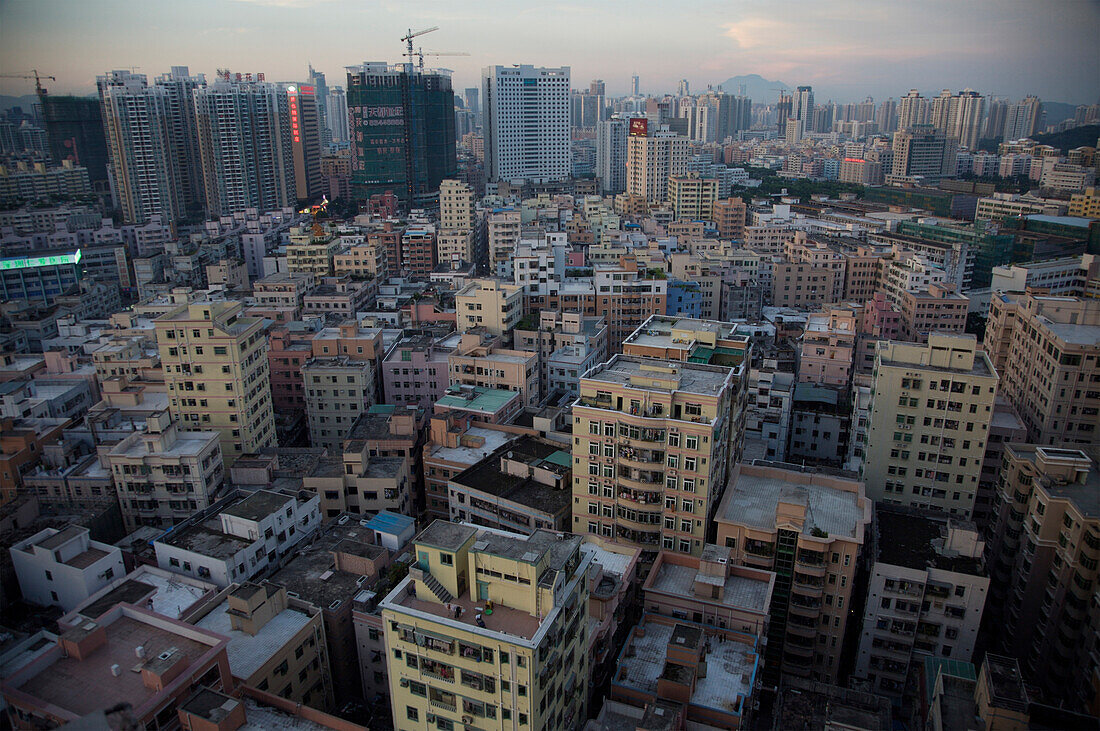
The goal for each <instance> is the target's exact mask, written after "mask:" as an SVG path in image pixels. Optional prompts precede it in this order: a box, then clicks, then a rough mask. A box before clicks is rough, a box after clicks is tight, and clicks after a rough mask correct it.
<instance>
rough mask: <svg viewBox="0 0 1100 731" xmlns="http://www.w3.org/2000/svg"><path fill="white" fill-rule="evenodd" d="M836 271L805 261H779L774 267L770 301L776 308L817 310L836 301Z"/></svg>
mask: <svg viewBox="0 0 1100 731" xmlns="http://www.w3.org/2000/svg"><path fill="white" fill-rule="evenodd" d="M834 291H836V273H835V272H834V271H832V270H831V269H818V268H817V267H816V266H815V265H814V264H810V263H805V262H791V261H777V262H775V264H774V266H773V269H772V289H771V303H772V304H773V305H774V306H776V307H793V308H794V309H798V310H817V309H820V308H821V306H822V305H824V304H827V303H830V302H835V301H836V300H835V299H834V298H833V292H834Z"/></svg>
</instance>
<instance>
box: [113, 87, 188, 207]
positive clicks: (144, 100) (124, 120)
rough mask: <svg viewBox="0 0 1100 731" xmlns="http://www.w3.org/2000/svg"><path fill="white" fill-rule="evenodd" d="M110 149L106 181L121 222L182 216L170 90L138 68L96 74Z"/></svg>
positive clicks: (180, 187) (180, 186)
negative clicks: (135, 71)
mask: <svg viewBox="0 0 1100 731" xmlns="http://www.w3.org/2000/svg"><path fill="white" fill-rule="evenodd" d="M97 85H98V86H99V98H100V105H101V107H102V110H103V122H104V129H105V131H106V133H107V140H108V150H109V152H110V168H111V187H112V189H113V191H114V194H115V197H116V199H117V200H118V204H119V208H120V209H121V210H122V218H123V220H124V221H125V222H126V223H131V224H142V223H147V222H148V221H149V220H150V219H151V218H152V217H153V216H160V217H161V220H162V221H165V222H169V223H174V222H175V221H177V220H178V219H180V218H181V217H182V214H183V210H184V209H183V201H182V187H183V186H182V185H181V181H180V177H179V171H178V169H177V167H176V157H175V155H174V145H175V140H174V138H173V136H172V128H173V124H172V121H171V117H170V115H171V111H170V106H169V101H168V97H169V92H168V91H167V90H166V89H164V88H161V87H156V86H154V87H150V86H149V84H148V81H147V80H146V77H145V76H144V75H143V74H133V73H130V72H129V71H112V72H111V73H110V74H108V75H106V76H100V77H99V78H98V79H97Z"/></svg>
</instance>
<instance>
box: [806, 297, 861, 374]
mask: <svg viewBox="0 0 1100 731" xmlns="http://www.w3.org/2000/svg"><path fill="white" fill-rule="evenodd" d="M857 326H858V320H857V317H856V314H855V312H854V311H852V310H848V309H840V308H831V309H828V310H826V311H824V312H819V313H814V314H812V315H809V316H808V317H807V318H806V327H805V329H804V330H803V332H802V338H801V340H800V342H799V344H798V382H799V383H815V384H819V385H823V386H838V387H841V388H845V387H847V386H848V383H849V382H850V381H851V378H852V367H853V363H854V359H855V346H856V329H857Z"/></svg>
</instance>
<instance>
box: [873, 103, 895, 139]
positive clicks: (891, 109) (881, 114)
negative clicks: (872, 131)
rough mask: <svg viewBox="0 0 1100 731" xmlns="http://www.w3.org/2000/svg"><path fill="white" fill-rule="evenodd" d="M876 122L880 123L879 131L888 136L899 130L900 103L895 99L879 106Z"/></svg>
mask: <svg viewBox="0 0 1100 731" xmlns="http://www.w3.org/2000/svg"><path fill="white" fill-rule="evenodd" d="M875 121H876V122H878V131H879V132H880V133H881V134H887V133H889V132H893V131H895V130H897V128H898V103H897V102H896V101H894V100H893V99H887V100H886V101H884V102H883V103H882V104H879V105H878V115H877V116H876V117H875Z"/></svg>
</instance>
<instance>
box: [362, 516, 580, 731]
mask: <svg viewBox="0 0 1100 731" xmlns="http://www.w3.org/2000/svg"><path fill="white" fill-rule="evenodd" d="M581 547H582V540H581V538H580V537H579V536H569V535H567V534H565V535H563V534H560V533H555V532H551V531H546V530H537V531H535V532H534V533H533V534H532V535H530V536H523V535H519V534H513V533H503V532H499V531H489V530H478V529H477V528H475V527H473V526H468V525H464V524H458V523H450V522H447V521H444V520H436V521H435V522H433V523H432V524H431V525H429V526H428V527H427V528H425V529H424V530H423V531H421V533H420V534H419V535H418V536H417V537H416V538H415V539H413V545H412V550H413V552H414V555H415V556H416V560H417V563H415V564H414V565H413V566H412V567H410V570H409V576H408V577H406V578H405V579H402V580H401V582H400V583H398V584H397V586H396V587H395V588H394V590H393V591H391V592H390V593H389V595H387V596H386V597H385V599H383V600H382V602H381V604H380V607H381V609H382V620H383V621H382V626H383V627H384V632H385V647H386V648H387V650H389V651H392V652H391V654H390V655H389V656H388V658H387V664H388V673H387V674H388V675H389V685H390V687H389V690H390V699H391V701H390V705H391V707H392V709H393V721H394V726H395V728H407V727H409V724H410V723H411V724H413V725H414V726H418V727H423V725H424V724H433V725H439V726H445V727H447V728H450V727H459V726H460V725H462V723H463V721H464V720H465V724H466V725H467V726H472V724H471V723H470V722H471V721H474V722H476V723H477V724H478V725H479V727H482V728H504V727H509V728H511V727H512V724H516V727H517V728H525V727H526V728H531V729H543V728H576V727H578V726H580V725H583V723H584V719H585V718H586V706H587V700H588V681H589V676H590V674H591V667H592V664H591V662H590V658H589V653H588V639H589V638H588V633H589V626H588V625H589V609H588V601H589V580H590V579H589V567H590V565H591V563H592V553H589V552H586V551H583V550H582V548H581ZM502 724H503V725H502Z"/></svg>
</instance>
